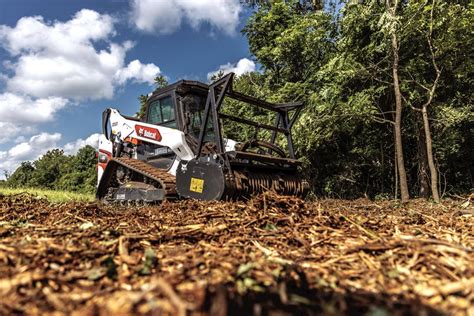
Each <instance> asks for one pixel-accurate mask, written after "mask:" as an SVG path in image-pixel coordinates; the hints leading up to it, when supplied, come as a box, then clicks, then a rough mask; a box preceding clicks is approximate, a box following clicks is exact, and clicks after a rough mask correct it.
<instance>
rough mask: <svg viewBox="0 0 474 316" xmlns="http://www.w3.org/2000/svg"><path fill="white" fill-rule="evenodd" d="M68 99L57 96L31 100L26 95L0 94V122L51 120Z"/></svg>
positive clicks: (17, 123) (16, 122)
mask: <svg viewBox="0 0 474 316" xmlns="http://www.w3.org/2000/svg"><path fill="white" fill-rule="evenodd" d="M67 103H68V101H67V100H66V99H63V98H58V97H48V98H44V99H36V100H33V99H32V98H30V97H28V96H24V95H23V96H22V95H17V94H13V93H9V92H6V93H2V94H0V124H2V123H15V124H16V125H17V126H18V125H22V124H25V123H44V122H47V121H51V120H52V119H53V118H54V114H55V113H56V112H57V111H58V110H60V109H62V108H63V107H64V106H65V105H66V104H67Z"/></svg>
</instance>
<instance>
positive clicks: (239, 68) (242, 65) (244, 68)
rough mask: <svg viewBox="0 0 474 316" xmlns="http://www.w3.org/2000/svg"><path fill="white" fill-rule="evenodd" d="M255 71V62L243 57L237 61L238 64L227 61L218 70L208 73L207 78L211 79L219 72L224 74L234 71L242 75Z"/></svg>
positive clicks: (237, 74)
mask: <svg viewBox="0 0 474 316" xmlns="http://www.w3.org/2000/svg"><path fill="white" fill-rule="evenodd" d="M253 71H255V63H254V62H253V61H252V60H250V59H248V58H242V59H241V60H239V61H238V62H237V64H231V63H227V64H225V65H220V66H219V69H218V70H216V71H212V72H209V73H208V74H207V80H210V79H211V77H212V76H213V75H216V74H218V73H219V72H223V73H224V74H228V73H230V72H233V73H235V75H236V76H240V75H243V74H245V73H248V72H253Z"/></svg>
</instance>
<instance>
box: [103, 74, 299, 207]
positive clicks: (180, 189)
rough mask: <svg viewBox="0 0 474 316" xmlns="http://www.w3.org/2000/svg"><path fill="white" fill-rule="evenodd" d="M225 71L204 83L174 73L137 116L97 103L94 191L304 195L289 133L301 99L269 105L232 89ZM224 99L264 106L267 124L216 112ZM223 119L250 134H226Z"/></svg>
mask: <svg viewBox="0 0 474 316" xmlns="http://www.w3.org/2000/svg"><path fill="white" fill-rule="evenodd" d="M233 77H234V74H232V73H231V74H228V75H226V76H224V77H223V78H221V79H219V80H217V81H216V82H214V83H212V84H210V85H206V84H203V83H200V82H197V81H187V80H181V81H178V82H176V83H174V84H171V85H169V86H167V87H165V88H161V89H158V90H156V91H155V92H154V93H153V94H151V95H150V96H149V98H148V100H147V103H146V114H145V116H144V117H143V118H141V119H138V118H134V117H128V116H124V115H121V114H120V112H119V111H118V110H115V109H111V108H109V109H107V110H105V111H104V112H103V117H102V134H101V136H100V138H99V153H98V168H97V170H98V186H97V194H96V195H97V198H98V199H99V200H103V201H104V202H129V203H130V202H137V203H142V202H143V203H153V202H159V201H162V200H165V199H178V198H195V199H200V200H235V199H241V198H245V197H249V196H251V195H252V194H255V193H259V192H263V191H267V190H273V191H275V192H277V193H279V194H282V195H296V196H300V197H304V196H305V195H306V194H307V192H308V183H307V182H306V181H305V180H303V179H302V178H301V177H300V175H299V174H298V169H297V167H298V165H299V164H300V162H299V161H298V160H296V159H295V154H294V150H293V142H292V138H291V128H292V126H293V124H294V123H295V121H296V119H297V118H298V115H299V113H300V111H301V109H302V106H303V104H302V103H284V104H273V103H269V102H266V101H262V100H259V99H256V98H254V97H251V96H248V95H244V94H242V93H239V92H237V91H234V90H233V87H232V83H233ZM227 98H230V99H234V100H237V101H240V102H243V103H245V104H248V105H250V106H254V107H257V109H258V111H263V112H268V113H272V114H273V116H274V120H275V121H274V122H275V123H274V125H270V124H262V123H258V122H255V121H253V120H251V119H249V118H245V117H242V116H238V115H232V113H229V112H228V111H227V112H226V111H224V110H223V107H224V106H223V105H225V102H224V99H227ZM229 121H233V122H234V123H233V124H234V126H238V125H239V124H243V125H244V126H247V127H250V128H251V129H252V130H254V131H255V133H254V134H253V135H254V136H252V137H250V139H244V140H233V139H230V138H227V136H226V135H224V134H225V128H224V127H225V126H226V125H225V124H226V122H229ZM262 135H264V136H265V137H266V138H267V139H266V140H265V139H261V138H262V137H263V136H262ZM282 143H283V144H285V145H284V146H279V145H278V144H282ZM282 147H284V148H282Z"/></svg>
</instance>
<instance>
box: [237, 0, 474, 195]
mask: <svg viewBox="0 0 474 316" xmlns="http://www.w3.org/2000/svg"><path fill="white" fill-rule="evenodd" d="M296 2H298V1H275V2H272V4H271V5H270V4H262V5H259V6H257V9H256V11H255V12H254V13H253V15H252V17H251V18H250V19H249V21H248V23H247V25H246V26H245V28H244V34H246V36H247V38H248V40H249V47H250V49H251V52H252V54H253V55H254V57H255V59H256V61H257V62H258V63H259V64H260V65H261V66H262V67H261V69H262V70H263V74H262V78H261V82H262V83H263V85H264V89H262V91H265V97H264V98H267V99H271V100H273V101H292V100H302V101H304V102H305V104H306V108H305V110H304V112H303V113H302V117H301V120H300V121H299V123H297V125H296V126H295V134H296V135H295V143H296V147H297V148H296V149H297V151H298V153H299V154H300V156H304V157H306V162H307V167H308V168H307V169H306V172H307V173H308V177H309V178H311V179H315V180H314V182H313V185H314V186H313V188H314V190H315V191H316V192H317V193H323V194H336V195H339V196H346V197H350V196H358V195H360V194H366V193H367V194H368V195H369V196H374V195H376V194H380V193H383V194H385V193H386V191H387V190H389V189H390V188H392V189H393V188H397V187H399V186H400V185H401V186H402V187H404V186H405V185H404V184H403V183H404V182H405V180H403V179H406V187H408V184H410V188H411V190H408V188H407V190H405V189H403V188H402V195H403V196H402V199H403V200H406V199H407V196H409V194H416V192H417V191H416V190H417V189H419V190H420V192H423V188H424V187H425V186H424V185H423V181H424V179H428V178H427V177H426V174H425V173H424V172H418V171H417V170H420V171H422V169H423V166H424V165H425V164H426V165H428V161H427V160H428V158H427V154H425V153H424V152H426V151H427V150H426V148H427V147H426V141H425V139H426V133H425V132H424V128H423V124H424V123H423V118H422V115H419V116H418V115H415V113H413V112H411V111H410V110H409V109H410V108H411V107H412V106H413V107H417V108H420V110H421V109H422V106H423V104H424V103H425V102H426V100H428V99H429V98H428V97H427V96H428V94H427V93H426V92H427V90H426V89H423V88H421V86H420V85H419V84H416V83H415V80H416V81H418V82H419V83H421V84H423V85H424V86H426V87H431V86H432V84H433V82H434V80H435V78H436V71H435V69H434V67H433V64H432V62H431V53H430V49H429V45H428V44H427V40H426V34H428V33H427V30H428V28H427V27H426V26H427V25H429V21H430V18H429V15H430V14H429V13H430V6H429V4H430V2H431V0H430V1H424V2H421V1H418V2H417V1H408V0H398V1H396V2H395V1H393V0H392V1H386V2H383V1H377V0H368V1H364V2H363V3H361V1H349V0H348V1H344V6H343V7H342V9H340V11H339V12H338V13H337V14H334V12H333V13H330V12H329V13H328V11H320V10H306V11H304V10H299V9H298V8H297V4H296ZM434 13H435V14H434V19H433V21H434V22H433V47H434V48H435V49H434V52H435V54H436V62H437V65H438V67H439V69H442V76H441V78H440V79H439V81H438V84H437V88H436V90H435V95H434V99H433V100H432V102H431V105H430V106H429V107H427V111H426V112H427V114H428V115H429V116H428V119H429V123H430V124H431V126H430V127H432V128H431V134H432V141H433V155H434V156H435V157H436V161H437V163H438V167H439V168H441V170H443V171H444V174H443V177H444V179H445V183H446V185H447V187H448V188H450V189H451V190H455V191H456V190H459V189H460V188H461V187H462V188H464V190H466V189H467V190H469V189H468V188H469V187H472V173H473V170H472V169H473V166H472V164H469V163H468V162H467V161H470V160H472V149H470V148H472V146H469V144H472V138H473V137H472V132H471V131H472V129H473V128H474V127H473V126H472V125H473V124H472V122H473V120H472V116H473V114H472V93H471V92H470V91H472V81H469V79H468V78H469V77H471V78H472V75H470V74H472V63H469V62H468V61H469V60H470V58H469V57H468V56H470V55H472V47H474V45H472V37H469V36H467V35H466V34H469V32H470V31H469V29H470V25H471V24H470V23H469V21H472V9H469V7H468V5H467V4H466V3H463V2H462V1H448V2H442V3H438V5H437V6H436V8H435V12H434ZM394 70H396V71H394ZM397 86H398V87H397ZM469 108H471V110H469ZM430 117H431V119H430ZM402 118H403V119H402ZM259 119H262V120H264V119H265V118H263V117H262V118H259ZM418 126H421V128H418ZM395 127H396V128H395ZM401 138H403V143H402V142H401ZM418 144H419V146H417V145H418ZM460 144H462V145H460ZM396 147H399V148H401V150H396ZM417 148H418V150H417ZM400 156H401V157H400ZM470 157H471V158H470ZM399 158H403V161H400V160H401V159H399ZM454 161H456V163H454ZM398 165H400V166H405V165H406V167H405V168H403V169H406V170H405V172H403V170H402V171H401V174H400V172H398V169H399V168H395V167H397V166H398ZM417 166H418V168H417ZM394 169H397V172H396V174H397V177H392V176H391V174H393V170H394ZM426 169H428V167H426ZM462 170H465V172H464V171H462ZM403 173H405V174H406V175H405V176H403ZM399 177H401V178H402V181H398V180H397V179H398V178H399ZM397 181H398V182H399V183H397ZM426 183H428V182H426ZM395 190H396V189H395ZM410 191H411V192H410Z"/></svg>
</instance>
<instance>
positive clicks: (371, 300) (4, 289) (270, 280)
mask: <svg viewBox="0 0 474 316" xmlns="http://www.w3.org/2000/svg"><path fill="white" fill-rule="evenodd" d="M472 203H474V201H472V200H471V201H469V199H465V200H461V199H460V200H456V201H452V200H450V201H445V202H443V203H442V204H439V205H436V204H432V203H428V202H424V201H421V200H415V201H412V202H410V203H409V204H407V205H400V204H398V203H397V202H392V201H380V202H374V201H369V200H356V201H344V200H321V201H315V202H306V203H305V202H303V201H301V200H299V199H296V198H288V197H280V196H275V195H273V194H271V193H268V194H264V195H261V196H259V197H256V198H254V199H252V200H250V201H245V202H234V203H221V202H206V203H204V202H197V201H180V202H175V203H171V202H169V203H168V202H167V203H164V204H162V205H160V206H155V207H128V208H125V207H118V206H104V205H99V204H96V203H64V204H51V203H49V202H47V201H46V200H41V199H36V198H34V197H32V196H30V195H16V196H9V197H6V196H0V298H1V299H0V314H1V315H7V314H48V313H49V314H55V315H61V314H71V313H72V314H77V315H99V314H100V315H108V314H114V315H127V314H150V315H289V314H297V315H320V314H321V315H322V314H324V315H331V314H332V315H341V314H342V315H344V314H345V315H359V314H365V315H373V316H376V315H377V316H384V315H410V314H416V315H436V314H451V315H474V215H473V214H474V211H473V207H472V205H473V204H472Z"/></svg>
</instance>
